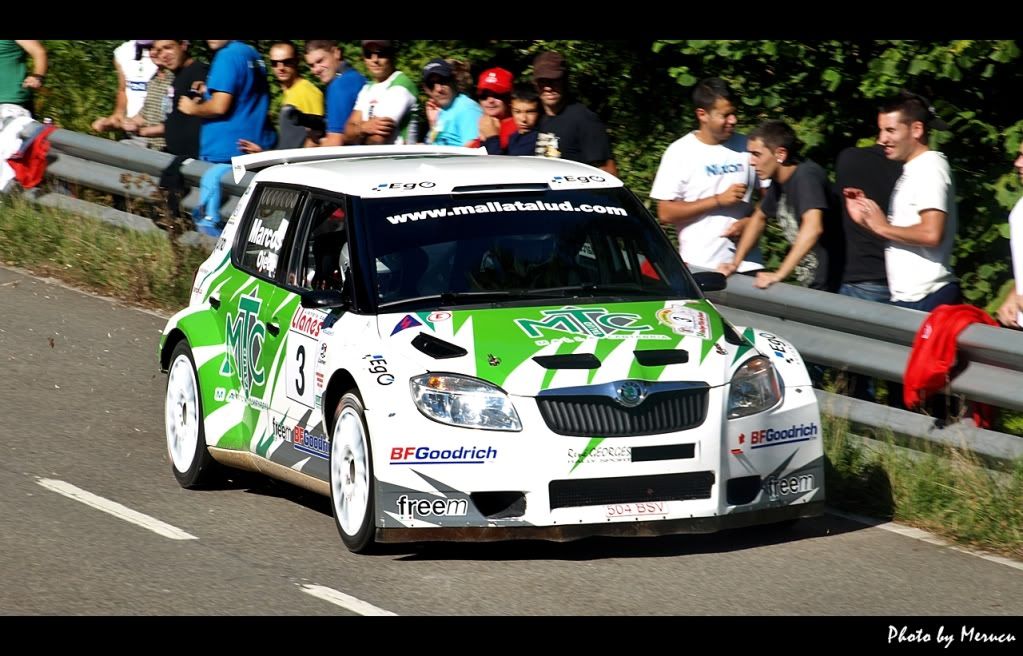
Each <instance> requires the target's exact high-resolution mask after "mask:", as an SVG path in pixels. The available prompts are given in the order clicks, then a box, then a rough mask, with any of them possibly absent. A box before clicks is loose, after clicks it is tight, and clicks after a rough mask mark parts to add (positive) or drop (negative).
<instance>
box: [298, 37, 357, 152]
mask: <svg viewBox="0 0 1023 656" xmlns="http://www.w3.org/2000/svg"><path fill="white" fill-rule="evenodd" d="M305 61H306V63H307V64H309V68H310V69H311V70H312V72H313V75H315V76H316V77H318V78H320V81H321V82H323V83H324V84H326V85H327V91H326V93H325V94H324V95H325V96H326V102H327V134H326V135H324V137H323V139H321V140H320V141H319V142H315V141H312V140H307V141H306V147H311V146H341V145H343V144H344V143H345V124H346V123H347V122H348V117H349V115H351V113H352V110H353V109H354V108H355V99H356V98H358V97H359V91H361V90H362V87H363V85H365V84H366V77H365V76H364V75H363V74H362V73H360V72H359V71H357V70H355V69H354V68H352V67H351V66H349V65H348V62H346V61H345V60H344V59H343V58H342V56H341V49H340V48H338V47H337V41H327V40H316V41H306V42H305Z"/></svg>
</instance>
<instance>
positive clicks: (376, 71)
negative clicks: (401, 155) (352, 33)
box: [345, 39, 419, 144]
mask: <svg viewBox="0 0 1023 656" xmlns="http://www.w3.org/2000/svg"><path fill="white" fill-rule="evenodd" d="M395 53H396V48H395V46H394V43H393V42H391V41H384V40H379V39H367V40H365V41H363V42H362V57H363V61H364V62H365V63H366V70H367V71H369V75H370V77H371V78H373V81H372V82H367V83H366V85H365V86H364V87H362V90H361V91H360V92H359V97H358V98H357V99H356V101H355V109H354V111H352V114H351V116H350V117H349V118H348V124H347V125H346V126H345V143H354V144H413V143H416V142H417V141H418V121H417V119H416V117H417V115H418V113H419V100H418V98H417V94H418V92H419V90H418V89H416V85H415V83H414V82H413V81H412V80H411V79H410V78H409V76H408V75H405V73H403V72H401V71H399V70H396V69H395V63H394V59H395Z"/></svg>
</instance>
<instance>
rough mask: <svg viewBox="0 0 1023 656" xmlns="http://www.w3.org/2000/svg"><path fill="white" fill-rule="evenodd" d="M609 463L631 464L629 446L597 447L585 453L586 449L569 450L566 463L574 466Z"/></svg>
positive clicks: (630, 448) (630, 449)
mask: <svg viewBox="0 0 1023 656" xmlns="http://www.w3.org/2000/svg"><path fill="white" fill-rule="evenodd" d="M610 462H632V447H630V446H599V447H596V448H593V449H590V450H589V451H587V450H586V449H569V450H568V463H569V464H570V465H576V464H579V463H586V464H596V463H610Z"/></svg>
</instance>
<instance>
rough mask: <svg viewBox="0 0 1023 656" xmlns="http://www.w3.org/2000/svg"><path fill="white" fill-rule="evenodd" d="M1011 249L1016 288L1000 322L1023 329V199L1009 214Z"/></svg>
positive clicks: (1021, 162) (1021, 167)
mask: <svg viewBox="0 0 1023 656" xmlns="http://www.w3.org/2000/svg"><path fill="white" fill-rule="evenodd" d="M1013 166H1015V167H1016V172H1017V173H1018V174H1019V178H1020V180H1021V181H1023V144H1020V146H1019V155H1018V156H1017V157H1016V161H1015V162H1014V163H1013ZM1009 247H1010V248H1011V249H1012V276H1013V278H1015V288H1014V289H1013V290H1012V291H1010V292H1009V295H1008V296H1007V297H1006V299H1005V302H1004V303H1002V307H1000V308H998V320H999V321H1001V322H1002V324H1003V325H1005V326H1009V327H1012V328H1023V198H1020V199H1019V200H1018V201H1016V205H1015V207H1013V208H1012V212H1011V213H1010V214H1009Z"/></svg>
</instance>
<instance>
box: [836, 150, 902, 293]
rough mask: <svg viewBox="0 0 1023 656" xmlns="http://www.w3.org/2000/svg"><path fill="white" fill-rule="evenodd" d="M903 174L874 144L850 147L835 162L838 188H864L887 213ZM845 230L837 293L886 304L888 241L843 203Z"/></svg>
mask: <svg viewBox="0 0 1023 656" xmlns="http://www.w3.org/2000/svg"><path fill="white" fill-rule="evenodd" d="M901 175H902V164H901V163H900V162H896V161H894V160H890V159H887V158H886V157H885V156H884V148H882V147H881V145H880V144H874V145H873V146H870V147H868V148H855V147H850V148H846V149H845V150H843V151H842V152H841V153H839V154H838V160H837V161H836V162H835V187H836V188H838V189H844V188H846V187H856V188H858V189H862V190H863V193H864V194H865V195H866V197H867V198H871V199H873V200H874V201H875V202H877V204H878V206H879V207H880V208H881V210H882V211H883V212H884V213H885V215H887V214H888V202H889V199H890V198H891V195H892V190H893V189H894V188H895V181H896V180H898V179H899V176H901ZM840 205H841V211H842V229H843V232H844V234H845V244H844V246H845V258H844V265H843V266H842V285H841V287H839V288H838V293H839V294H842V295H844V296H851V297H853V298H861V299H864V300H867V301H876V302H879V303H887V302H888V301H890V300H891V294H890V292H889V291H888V276H887V274H886V273H885V269H884V249H885V244H886V242H885V240H884V239H882V238H881V237H879V236H878V235H877V234H876V233H874V232H872V231H870V230H867V229H866V228H864V227H862V226H860V225H859V224H857V223H856V222H855V221H853V219H852V217H850V216H849V211H848V209H847V208H846V206H845V203H844V202H843V203H841V204H840Z"/></svg>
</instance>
